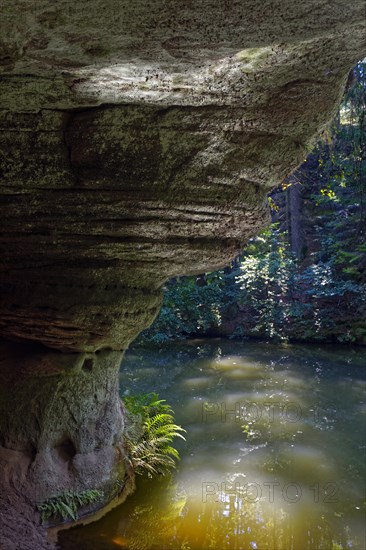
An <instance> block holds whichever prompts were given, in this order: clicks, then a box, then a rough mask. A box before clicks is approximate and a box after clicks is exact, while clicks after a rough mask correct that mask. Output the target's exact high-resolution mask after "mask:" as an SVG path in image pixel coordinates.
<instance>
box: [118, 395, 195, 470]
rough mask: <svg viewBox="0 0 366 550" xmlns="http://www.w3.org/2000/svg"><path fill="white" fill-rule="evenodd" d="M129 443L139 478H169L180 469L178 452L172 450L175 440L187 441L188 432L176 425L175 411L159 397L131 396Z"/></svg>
mask: <svg viewBox="0 0 366 550" xmlns="http://www.w3.org/2000/svg"><path fill="white" fill-rule="evenodd" d="M124 404H125V407H126V411H127V425H128V427H127V429H126V433H125V440H126V445H127V449H128V452H129V455H130V459H131V462H132V465H133V467H134V469H135V471H136V473H137V474H143V473H147V474H148V475H149V476H150V477H151V476H153V475H157V474H161V475H164V474H166V473H167V472H168V471H169V470H171V469H172V468H175V466H176V460H179V453H178V451H177V450H176V449H175V448H174V447H172V446H171V443H172V441H173V439H174V438H175V437H180V438H181V439H185V438H184V436H183V435H182V432H185V430H184V429H183V428H182V427H181V426H178V425H177V424H175V423H174V414H173V410H172V408H171V407H170V405H168V404H167V403H166V402H165V400H164V399H158V396H157V394H156V393H148V394H143V395H138V396H128V397H126V398H125V399H124Z"/></svg>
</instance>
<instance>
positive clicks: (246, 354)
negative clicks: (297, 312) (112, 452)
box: [64, 341, 366, 550]
mask: <svg viewBox="0 0 366 550" xmlns="http://www.w3.org/2000/svg"><path fill="white" fill-rule="evenodd" d="M181 346H182V349H184V350H185V352H184V355H182V351H181V349H180V347H179V345H177V344H175V346H174V349H173V350H172V351H169V349H166V350H165V351H164V352H160V353H159V354H157V355H156V356H154V355H152V356H150V358H149V354H148V352H147V351H145V352H144V354H141V361H140V362H139V361H137V360H136V355H134V356H133V367H132V366H131V367H130V366H129V363H128V357H127V361H126V366H125V376H124V378H123V379H122V380H123V384H124V388H125V390H128V391H130V392H132V393H133V392H134V388H136V387H140V384H142V386H145V385H149V386H150V388H151V387H154V389H155V390H156V391H158V392H159V394H160V396H161V397H162V398H164V399H166V400H167V401H168V402H169V403H170V404H171V405H172V406H173V409H174V411H175V417H176V421H177V422H178V423H179V424H181V425H182V426H183V427H184V428H185V429H186V430H187V433H186V434H185V435H186V441H185V442H183V441H179V444H178V448H179V452H180V455H181V462H180V464H179V467H178V470H177V471H176V472H175V473H174V475H172V476H171V477H170V478H169V477H168V478H160V479H153V480H147V479H144V478H142V479H138V485H137V492H136V494H135V495H134V496H133V497H131V498H130V499H129V500H128V501H127V502H126V503H125V504H124V505H123V506H121V507H120V508H118V509H116V510H114V511H112V512H111V513H110V514H108V515H107V516H106V517H105V518H104V519H102V520H101V521H99V522H98V523H97V524H95V525H90V526H89V527H87V528H84V529H82V530H77V529H75V530H73V531H70V532H69V533H68V534H67V535H64V536H65V538H66V537H67V541H68V542H67V544H68V545H67V549H68V550H69V549H74V548H75V550H76V549H78V548H80V547H81V546H80V541H82V543H83V544H84V545H85V542H86V543H87V547H88V548H91V549H95V550H112V549H113V548H118V547H119V548H125V549H126V550H144V549H146V550H161V549H162V548H164V549H171V550H177V549H180V550H208V549H212V550H223V549H225V548H227V549H231V550H233V549H235V550H241V549H242V550H253V549H257V550H274V549H281V550H315V549H317V550H346V549H349V548H352V549H353V550H364V548H365V544H366V540H365V533H364V515H365V502H364V494H363V480H364V475H365V470H364V461H363V456H364V455H363V446H364V444H365V441H364V435H363V427H364V414H365V412H366V409H365V401H366V400H365V380H364V373H363V371H362V369H360V368H359V366H362V365H364V364H366V355H365V353H366V352H365V351H363V350H360V351H358V352H357V353H354V354H352V355H350V354H349V352H348V351H347V350H346V349H343V350H342V351H336V350H334V349H329V354H328V355H327V352H326V351H325V350H323V352H322V354H318V353H316V349H315V348H314V347H304V346H296V345H293V346H274V345H267V344H261V345H260V346H259V347H258V344H256V343H245V344H237V343H232V342H222V341H221V342H215V343H211V344H208V343H205V344H204V345H203V344H202V343H201V342H197V343H196V344H192V343H190V344H189V345H188V346H187V345H185V344H182V345H181ZM187 349H189V350H190V351H189V353H190V357H191V359H189V356H188V355H189V354H188V355H187V353H186V351H187ZM218 349H219V351H218ZM233 352H234V353H233ZM198 354H199V355H198ZM197 355H198V356H197ZM210 355H211V357H210ZM178 357H180V359H178ZM148 361H150V362H151V364H152V365H155V366H156V365H157V364H159V368H161V369H162V371H160V372H162V374H160V375H159V372H158V369H156V368H154V366H152V368H151V369H150V368H146V363H147V362H148ZM353 365H354V366H353ZM170 369H171V370H170ZM149 377H151V378H149ZM162 387H163V388H165V389H164V390H163V391H162V390H161V388H162ZM345 394H346V395H347V400H346V399H344V396H345ZM78 537H79V538H78ZM98 540H99V541H100V542H99V543H97V544H95V541H98ZM72 541H74V544H75V546H72ZM101 541H102V542H101ZM89 542H90V544H89ZM78 544H79V546H78ZM98 544H99V545H98ZM65 548H66V547H65Z"/></svg>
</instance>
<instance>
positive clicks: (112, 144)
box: [0, 0, 366, 352]
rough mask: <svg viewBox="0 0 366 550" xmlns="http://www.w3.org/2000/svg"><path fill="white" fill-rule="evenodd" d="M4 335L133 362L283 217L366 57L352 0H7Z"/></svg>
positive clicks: (0, 54)
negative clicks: (277, 194)
mask: <svg viewBox="0 0 366 550" xmlns="http://www.w3.org/2000/svg"><path fill="white" fill-rule="evenodd" d="M2 29H3V31H2V34H1V39H0V65H1V76H2V80H1V84H0V94H1V102H2V103H1V104H2V110H1V113H0V118H1V121H0V122H1V127H2V138H1V139H2V144H1V145H2V147H1V149H2V155H1V173H2V183H1V188H0V193H1V198H2V203H3V210H2V211H3V215H2V228H1V229H2V231H1V234H2V237H1V239H2V241H1V242H2V250H3V254H2V263H1V272H0V280H1V285H2V289H3V298H2V301H1V305H0V313H1V315H0V317H1V319H2V320H1V321H0V331H1V333H2V335H3V336H6V337H7V338H13V339H15V340H17V339H20V340H22V339H25V340H28V339H29V340H32V339H34V340H36V341H40V342H43V343H44V344H46V345H47V346H50V347H54V348H58V349H61V350H64V351H78V352H82V351H95V350H97V349H108V348H110V349H124V348H125V347H126V346H127V345H128V342H129V341H130V340H131V339H133V337H134V336H135V335H136V334H137V333H138V332H139V330H141V329H142V328H144V327H145V326H147V325H148V324H149V323H150V322H151V320H152V319H153V318H154V316H155V315H156V312H157V311H158V309H159V305H160V303H161V295H160V290H159V289H160V287H161V285H162V284H163V282H164V281H165V280H166V279H167V278H169V277H172V276H175V275H180V274H184V273H187V274H188V273H198V272H202V271H205V270H211V269H214V268H216V267H220V266H222V265H224V264H225V263H227V262H228V261H229V260H230V258H231V257H233V256H234V255H235V254H236V253H238V251H239V250H240V248H241V247H242V246H243V245H244V244H245V242H246V241H247V240H248V239H249V238H250V237H251V236H253V235H254V234H255V233H256V232H257V231H258V230H259V229H260V228H261V227H263V225H265V223H266V221H267V220H268V212H267V211H266V205H265V195H266V193H267V191H268V190H269V189H270V188H271V187H273V186H274V185H276V184H277V183H279V182H280V181H281V180H282V179H283V178H284V177H285V176H287V175H288V174H289V173H290V172H291V171H292V170H293V169H294V168H295V167H296V166H297V165H298V164H299V163H300V162H301V161H302V160H303V159H304V157H305V156H306V153H307V150H308V149H309V147H310V146H311V143H312V142H313V139H314V136H316V135H317V133H318V132H319V131H320V130H321V129H322V128H324V127H325V125H326V124H327V123H328V121H329V120H330V118H331V117H332V114H333V113H334V111H335V109H336V107H337V104H338V103H339V100H340V97H341V94H342V91H343V88H344V84H345V80H346V77H347V74H348V71H349V69H350V68H351V66H352V65H353V64H354V63H355V61H357V59H359V58H360V57H362V56H363V54H364V52H365V51H366V38H365V37H366V33H365V18H364V4H363V2H361V1H359V0H353V1H352V2H350V3H347V4H345V3H344V2H343V0H333V1H331V2H325V1H324V2H319V1H318V0H316V1H315V0H307V1H305V2H302V3H298V2H293V1H292V0H291V1H290V0H285V1H284V0H281V2H280V1H279V0H266V1H264V2H257V1H256V0H241V1H234V0H233V1H231V2H228V1H222V2H217V1H216V0H215V1H214V0H202V1H200V2H191V1H184V2H176V1H175V0H171V1H170V2H160V1H158V0H155V1H154V2H151V3H146V2H144V1H140V0H138V1H136V2H133V3H132V2H127V0H126V1H122V2H118V3H117V2H114V1H112V0H109V1H107V2H105V1H103V2H102V1H100V0H93V2H88V3H86V2H78V3H75V2H74V3H72V2H69V1H67V0H61V1H60V2H58V3H57V4H55V5H52V6H50V4H49V2H47V1H46V0H44V1H41V2H37V3H36V4H34V5H33V4H32V5H30V4H28V3H26V4H25V3H24V2H21V1H16V2H5V3H4V10H3V27H2Z"/></svg>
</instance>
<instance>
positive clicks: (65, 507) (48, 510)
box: [37, 489, 104, 523]
mask: <svg viewBox="0 0 366 550" xmlns="http://www.w3.org/2000/svg"><path fill="white" fill-rule="evenodd" d="M103 497H104V493H103V491H100V490H99V489H88V490H86V491H82V492H80V493H77V492H75V491H65V492H63V493H62V494H61V495H58V496H57V497H53V498H50V499H48V500H46V501H45V502H43V503H42V504H38V506H37V508H38V511H39V512H40V514H41V522H42V523H45V522H46V521H47V520H48V519H50V518H54V519H62V520H66V519H72V520H74V521H76V520H77V519H78V510H79V508H82V507H83V506H87V505H88V504H92V503H94V502H98V501H101V500H103Z"/></svg>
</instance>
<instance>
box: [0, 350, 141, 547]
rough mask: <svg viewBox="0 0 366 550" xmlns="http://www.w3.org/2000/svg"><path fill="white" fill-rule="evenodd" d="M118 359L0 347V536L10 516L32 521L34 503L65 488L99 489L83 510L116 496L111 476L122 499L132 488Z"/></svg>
mask: <svg viewBox="0 0 366 550" xmlns="http://www.w3.org/2000/svg"><path fill="white" fill-rule="evenodd" d="M121 356H122V354H121V353H119V352H100V353H98V354H77V353H75V354H61V353H59V352H53V351H51V350H46V349H45V348H42V347H40V346H33V345H28V344H18V345H17V346H16V347H14V346H13V345H11V344H10V343H6V342H3V343H2V344H1V362H0V378H1V394H0V395H1V399H0V437H1V447H0V459H1V465H2V468H1V473H0V476H1V477H0V494H1V496H2V514H1V520H0V521H1V523H3V522H6V525H7V526H6V528H5V525H2V529H1V533H2V535H1V536H3V537H4V536H9V530H10V531H11V527H9V526H10V525H12V524H13V526H14V521H15V516H16V514H19V513H20V514H21V515H22V516H23V518H22V520H21V524H22V522H23V523H25V521H26V520H28V522H31V521H36V522H37V523H38V521H39V520H38V517H37V516H36V515H35V507H36V505H37V504H40V503H42V502H44V501H45V500H47V499H49V498H51V497H54V496H57V495H59V494H61V493H63V492H64V491H67V490H73V491H75V492H82V491H85V490H87V489H101V490H103V491H104V493H105V497H104V499H103V500H102V501H101V502H98V503H96V505H95V506H89V508H87V509H84V510H81V512H84V513H85V512H86V511H87V510H89V512H90V511H91V510H92V509H97V508H99V507H101V506H102V505H103V504H104V503H105V502H106V501H108V500H110V499H111V498H112V497H113V496H116V495H115V494H114V493H113V491H114V489H113V484H114V483H117V481H120V482H121V483H122V485H121V487H123V486H124V484H125V487H124V488H123V489H122V491H123V494H124V495H125V496H126V495H127V494H128V493H129V492H130V491H131V489H132V487H133V478H132V477H131V473H130V472H129V469H128V466H127V462H126V458H125V454H124V449H123V446H122V434H123V412H122V409H121V405H120V400H119V396H118V370H119V365H120V361H121ZM126 474H127V477H126ZM5 502H8V504H7V505H6V504H5ZM9 503H13V504H14V511H13V512H14V513H13V512H12V511H11V510H10V508H9ZM12 515H13V516H14V517H12ZM29 529H30V531H31V532H32V531H34V532H37V530H36V529H35V528H34V527H32V526H29ZM0 540H1V539H0ZM9 544H10V543H9ZM30 544H32V543H31V542H30ZM33 544H34V546H33V548H41V544H40V543H37V544H36V543H35V541H33ZM4 545H5V542H4ZM8 547H9V548H10V546H8ZM4 548H7V547H6V546H4Z"/></svg>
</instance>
